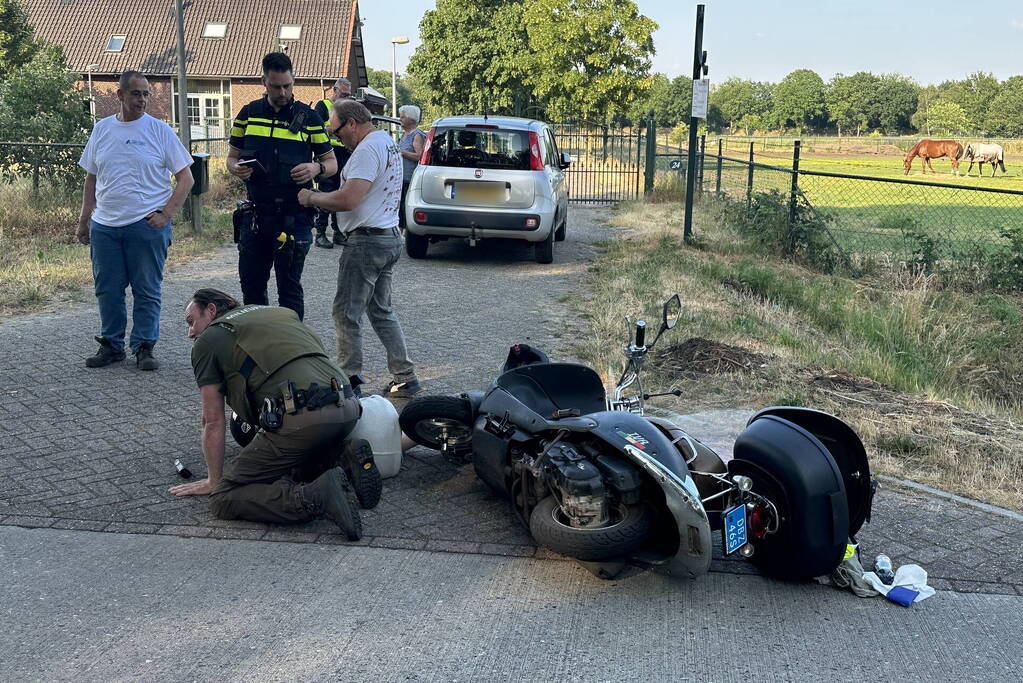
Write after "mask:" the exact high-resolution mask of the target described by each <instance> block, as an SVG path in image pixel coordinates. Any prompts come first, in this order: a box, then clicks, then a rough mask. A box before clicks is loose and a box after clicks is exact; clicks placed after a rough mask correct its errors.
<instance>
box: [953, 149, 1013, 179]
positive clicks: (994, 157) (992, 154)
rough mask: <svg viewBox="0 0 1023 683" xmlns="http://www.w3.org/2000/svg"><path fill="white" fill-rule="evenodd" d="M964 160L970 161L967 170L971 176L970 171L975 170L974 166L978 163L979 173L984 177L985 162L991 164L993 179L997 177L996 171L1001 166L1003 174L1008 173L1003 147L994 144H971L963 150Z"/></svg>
mask: <svg viewBox="0 0 1023 683" xmlns="http://www.w3.org/2000/svg"><path fill="white" fill-rule="evenodd" d="M963 158H964V159H969V160H970V167H969V168H968V169H966V175H970V171H972V170H973V164H974V162H976V163H978V164H980V165H979V166H978V173H980V175H981V176H983V175H984V162H985V161H986V162H987V163H989V164H991V177H992V178H994V177H995V170H996V169H997V168H998V167H999V166H1001V167H1002V173H1006V170H1005V154H1004V153H1003V152H1002V146H1001V145H996V144H995V143H993V142H971V143H970V144H968V145H966V148H965V149H964V150H963Z"/></svg>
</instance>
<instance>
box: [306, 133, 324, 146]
mask: <svg viewBox="0 0 1023 683" xmlns="http://www.w3.org/2000/svg"><path fill="white" fill-rule="evenodd" d="M309 141H310V142H312V143H313V144H314V145H322V144H324V143H326V142H327V136H326V134H324V133H313V134H312V135H310V136H309Z"/></svg>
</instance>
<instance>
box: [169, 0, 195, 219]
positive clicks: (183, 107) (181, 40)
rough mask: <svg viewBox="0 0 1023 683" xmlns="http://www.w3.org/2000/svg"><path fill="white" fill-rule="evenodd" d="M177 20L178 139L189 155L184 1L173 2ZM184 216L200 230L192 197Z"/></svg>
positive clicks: (190, 138)
mask: <svg viewBox="0 0 1023 683" xmlns="http://www.w3.org/2000/svg"><path fill="white" fill-rule="evenodd" d="M174 4H175V8H176V9H177V19H178V137H179V138H180V139H181V144H182V145H184V146H185V149H186V150H188V152H189V153H191V152H192V125H191V122H190V121H189V119H188V75H187V73H186V69H185V4H184V0H174ZM182 208H183V209H184V211H185V215H186V216H188V217H190V218H191V219H192V227H193V228H194V229H195V230H196V232H198V231H199V230H201V224H202V216H199V217H198V218H196V216H195V211H193V208H194V207H193V206H192V197H191V196H189V197H188V199H186V200H185V205H184V207H182Z"/></svg>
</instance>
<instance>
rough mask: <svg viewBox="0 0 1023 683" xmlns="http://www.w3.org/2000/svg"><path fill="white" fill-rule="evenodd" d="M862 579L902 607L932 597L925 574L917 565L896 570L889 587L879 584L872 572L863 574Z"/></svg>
mask: <svg viewBox="0 0 1023 683" xmlns="http://www.w3.org/2000/svg"><path fill="white" fill-rule="evenodd" d="M863 579H864V580H866V581H867V582H868V583H869V584H870V585H871V586H873V588H874V590H876V591H877V592H878V593H880V594H881V595H883V596H885V597H886V598H888V599H889V600H891V601H892V602H894V603H897V604H899V605H902V606H903V607H909V606H910V605H912V604H913V603H914V602H920V601H921V600H925V599H927V598H929V597H931V596H932V595H934V589H933V588H931V587H930V586H928V585H927V572H926V571H924V569H923V567H921V566H920V565H918V564H904V565H902V566H901V567H899V568H898V569H896V570H895V580H894V581H892V585H891V586H886V585H885V584H883V583H881V579H879V578H878V577H877V574H875V573H874V572H866V573H864V574H863Z"/></svg>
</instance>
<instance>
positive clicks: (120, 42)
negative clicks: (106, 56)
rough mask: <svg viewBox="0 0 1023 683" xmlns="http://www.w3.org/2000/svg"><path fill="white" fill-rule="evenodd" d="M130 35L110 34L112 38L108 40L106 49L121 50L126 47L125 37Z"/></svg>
mask: <svg viewBox="0 0 1023 683" xmlns="http://www.w3.org/2000/svg"><path fill="white" fill-rule="evenodd" d="M127 37H128V36H116V35H115V36H110V40H108V41H107V46H106V51H107V52H120V51H121V50H123V49H124V39H125V38H127Z"/></svg>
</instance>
